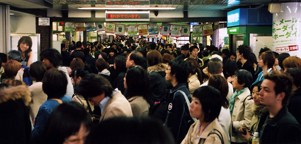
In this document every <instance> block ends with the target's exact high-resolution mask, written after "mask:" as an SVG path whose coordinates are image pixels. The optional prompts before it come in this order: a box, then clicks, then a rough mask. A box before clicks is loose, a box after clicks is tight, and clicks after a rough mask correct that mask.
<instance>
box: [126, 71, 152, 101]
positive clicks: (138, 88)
mask: <svg viewBox="0 0 301 144" xmlns="http://www.w3.org/2000/svg"><path fill="white" fill-rule="evenodd" d="M125 78H126V84H127V98H131V97H133V96H143V98H144V99H145V100H146V101H147V102H150V100H149V82H148V75H147V72H146V71H145V70H144V69H143V68H142V67H141V66H139V65H136V66H130V67H129V69H128V70H127V72H126V76H125Z"/></svg>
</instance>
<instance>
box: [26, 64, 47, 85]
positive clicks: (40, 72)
mask: <svg viewBox="0 0 301 144" xmlns="http://www.w3.org/2000/svg"><path fill="white" fill-rule="evenodd" d="M46 71H47V68H46V66H45V65H44V64H43V62H41V61H36V62H34V63H32V64H31V65H30V67H29V75H30V76H31V77H33V78H35V79H36V81H37V82H39V81H42V79H43V77H44V74H45V73H46Z"/></svg>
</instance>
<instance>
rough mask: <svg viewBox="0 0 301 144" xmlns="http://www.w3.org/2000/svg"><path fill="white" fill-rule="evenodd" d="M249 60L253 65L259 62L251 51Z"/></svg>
mask: <svg viewBox="0 0 301 144" xmlns="http://www.w3.org/2000/svg"><path fill="white" fill-rule="evenodd" d="M248 61H250V62H251V64H252V65H253V64H254V63H255V64H257V58H256V56H255V54H254V53H250V58H249V59H248Z"/></svg>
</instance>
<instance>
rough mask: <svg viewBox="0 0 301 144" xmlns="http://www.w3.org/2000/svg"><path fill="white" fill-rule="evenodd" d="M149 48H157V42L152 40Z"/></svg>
mask: <svg viewBox="0 0 301 144" xmlns="http://www.w3.org/2000/svg"><path fill="white" fill-rule="evenodd" d="M149 48H150V49H151V50H155V49H156V43H154V42H151V43H150V44H149Z"/></svg>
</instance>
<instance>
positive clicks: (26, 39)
mask: <svg viewBox="0 0 301 144" xmlns="http://www.w3.org/2000/svg"><path fill="white" fill-rule="evenodd" d="M22 42H25V43H27V44H28V49H27V50H26V51H25V56H26V59H27V58H28V57H29V55H28V53H29V52H31V51H32V50H31V47H32V40H31V37H30V36H22V37H21V38H20V39H19V41H18V50H19V51H20V52H22V51H21V48H20V44H21V43H22Z"/></svg>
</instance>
